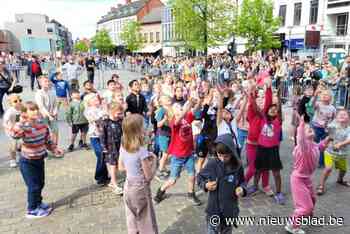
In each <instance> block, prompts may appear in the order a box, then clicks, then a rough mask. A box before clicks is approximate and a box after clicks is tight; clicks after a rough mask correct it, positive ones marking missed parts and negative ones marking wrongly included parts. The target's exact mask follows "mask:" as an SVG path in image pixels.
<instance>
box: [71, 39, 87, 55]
mask: <svg viewBox="0 0 350 234" xmlns="http://www.w3.org/2000/svg"><path fill="white" fill-rule="evenodd" d="M74 51H75V52H82V53H86V52H88V51H89V46H88V45H87V44H86V43H85V42H84V41H78V42H76V43H75V44H74Z"/></svg>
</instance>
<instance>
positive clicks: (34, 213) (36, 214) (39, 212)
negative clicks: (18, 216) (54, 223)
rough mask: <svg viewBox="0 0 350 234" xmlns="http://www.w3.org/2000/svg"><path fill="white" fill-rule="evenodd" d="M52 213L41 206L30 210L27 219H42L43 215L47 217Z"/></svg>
mask: <svg viewBox="0 0 350 234" xmlns="http://www.w3.org/2000/svg"><path fill="white" fill-rule="evenodd" d="M49 214H50V212H48V211H47V210H44V209H42V208H40V207H38V208H36V209H35V210H29V211H28V212H27V214H26V218H27V219H40V218H43V217H46V216H48V215H49Z"/></svg>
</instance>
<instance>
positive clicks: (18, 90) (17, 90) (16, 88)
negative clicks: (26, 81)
mask: <svg viewBox="0 0 350 234" xmlns="http://www.w3.org/2000/svg"><path fill="white" fill-rule="evenodd" d="M0 76H1V77H2V79H3V80H4V81H5V82H6V83H7V84H8V85H9V89H10V87H11V85H12V84H11V82H10V81H9V80H8V79H6V78H5V77H4V76H3V75H2V74H1V73H0ZM9 89H8V90H7V92H6V93H7V94H11V93H22V92H23V86H22V85H15V86H14V87H13V89H12V90H11V91H9Z"/></svg>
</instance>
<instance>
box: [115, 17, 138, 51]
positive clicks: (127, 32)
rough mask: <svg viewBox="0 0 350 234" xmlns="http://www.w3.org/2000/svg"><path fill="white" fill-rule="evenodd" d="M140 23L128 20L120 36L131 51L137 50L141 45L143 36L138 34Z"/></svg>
mask: <svg viewBox="0 0 350 234" xmlns="http://www.w3.org/2000/svg"><path fill="white" fill-rule="evenodd" d="M140 30H141V24H140V23H139V22H137V21H129V22H128V23H127V24H125V25H124V27H123V30H122V32H121V34H120V38H121V39H122V41H123V42H124V43H125V45H126V47H127V48H128V50H130V51H131V52H134V51H137V50H139V49H141V48H142V46H143V38H142V36H141V34H140Z"/></svg>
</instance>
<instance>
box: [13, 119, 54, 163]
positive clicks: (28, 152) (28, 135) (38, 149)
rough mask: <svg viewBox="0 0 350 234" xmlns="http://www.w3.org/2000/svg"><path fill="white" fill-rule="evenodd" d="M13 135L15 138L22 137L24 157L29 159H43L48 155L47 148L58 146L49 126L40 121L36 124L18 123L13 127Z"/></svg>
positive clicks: (52, 148)
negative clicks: (54, 142)
mask: <svg viewBox="0 0 350 234" xmlns="http://www.w3.org/2000/svg"><path fill="white" fill-rule="evenodd" d="M11 135H12V137H13V138H15V139H22V141H23V144H22V148H21V150H22V157H24V158H27V159H42V158H43V157H45V156H46V155H47V150H50V151H52V150H54V149H55V148H56V145H54V144H53V142H52V141H51V138H50V131H49V128H48V126H47V125H46V124H43V123H42V122H39V121H38V122H36V123H34V124H30V123H21V122H20V123H16V124H15V126H14V127H13V128H12V129H11Z"/></svg>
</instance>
